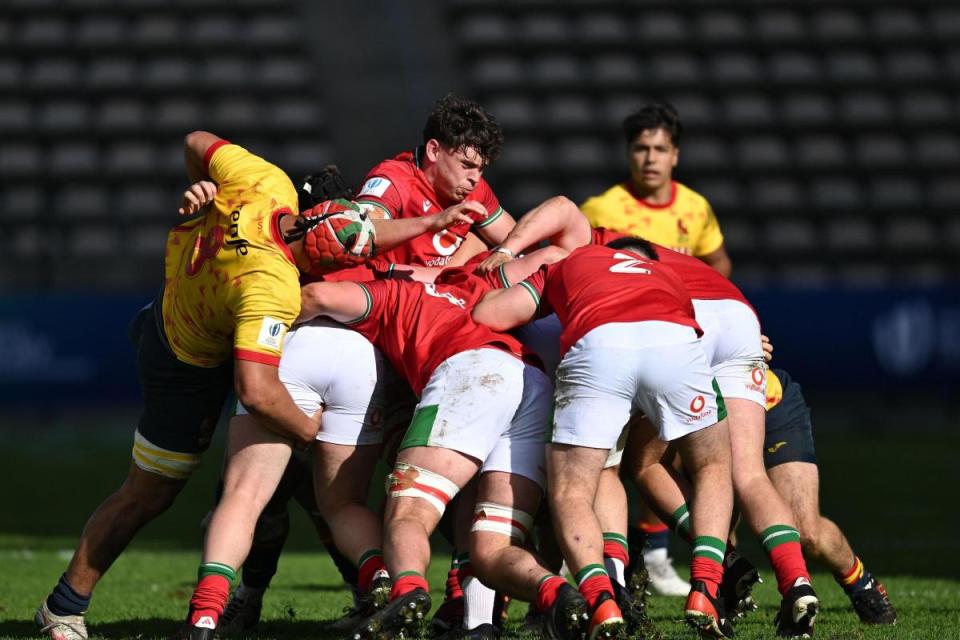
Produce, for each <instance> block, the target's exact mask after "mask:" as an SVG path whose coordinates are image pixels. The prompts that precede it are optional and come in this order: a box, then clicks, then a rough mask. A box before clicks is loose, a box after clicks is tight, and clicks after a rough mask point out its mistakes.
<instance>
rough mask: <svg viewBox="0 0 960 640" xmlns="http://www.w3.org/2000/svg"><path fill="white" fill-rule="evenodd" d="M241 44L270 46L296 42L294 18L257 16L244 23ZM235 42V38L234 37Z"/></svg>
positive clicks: (296, 30)
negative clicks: (244, 35)
mask: <svg viewBox="0 0 960 640" xmlns="http://www.w3.org/2000/svg"><path fill="white" fill-rule="evenodd" d="M245 24H246V27H245V29H244V30H243V32H244V33H245V34H246V37H245V38H244V39H243V40H242V41H243V42H249V43H250V44H253V45H263V46H270V45H276V44H277V43H280V42H296V41H297V40H298V39H299V38H300V29H299V28H297V24H296V22H295V18H293V17H290V16H275V15H270V14H266V15H258V16H256V18H253V19H248V20H246V21H245ZM234 39H235V40H236V36H234Z"/></svg>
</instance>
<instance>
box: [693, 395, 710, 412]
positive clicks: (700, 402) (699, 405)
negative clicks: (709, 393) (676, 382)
mask: <svg viewBox="0 0 960 640" xmlns="http://www.w3.org/2000/svg"><path fill="white" fill-rule="evenodd" d="M706 404H707V401H706V400H705V399H704V398H703V396H697V397H696V398H694V399H693V400H691V401H690V411H692V412H694V413H700V412H701V411H703V407H704V406H706Z"/></svg>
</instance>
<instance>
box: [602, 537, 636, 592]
mask: <svg viewBox="0 0 960 640" xmlns="http://www.w3.org/2000/svg"><path fill="white" fill-rule="evenodd" d="M628 564H630V552H629V550H628V547H627V537H626V536H624V535H623V534H620V533H613V532H609V531H608V532H606V533H604V534H603V566H604V568H605V569H606V570H607V574H608V575H609V576H610V578H611V579H612V580H615V581H616V582H617V583H619V584H620V585H624V586H625V585H626V582H625V578H624V572H625V570H626V566H627V565H628Z"/></svg>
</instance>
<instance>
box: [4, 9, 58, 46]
mask: <svg viewBox="0 0 960 640" xmlns="http://www.w3.org/2000/svg"><path fill="white" fill-rule="evenodd" d="M15 33H16V39H17V44H18V45H19V46H20V47H23V48H28V49H29V48H36V47H55V46H58V45H60V44H62V43H63V42H64V41H66V40H67V39H68V38H69V36H70V28H69V26H68V24H67V22H66V20H65V19H63V18H61V17H59V16H38V17H30V18H26V19H25V20H23V21H22V22H21V23H20V24H19V25H18V27H17V29H16V32H15Z"/></svg>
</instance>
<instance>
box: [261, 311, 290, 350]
mask: <svg viewBox="0 0 960 640" xmlns="http://www.w3.org/2000/svg"><path fill="white" fill-rule="evenodd" d="M286 334H287V325H285V324H284V323H283V321H282V320H277V319H276V318H271V317H270V316H266V317H265V318H264V319H263V322H262V323H261V324H260V335H259V336H257V344H258V345H260V346H261V347H267V348H268V349H279V348H280V346H281V345H282V344H283V336H285V335H286Z"/></svg>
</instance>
